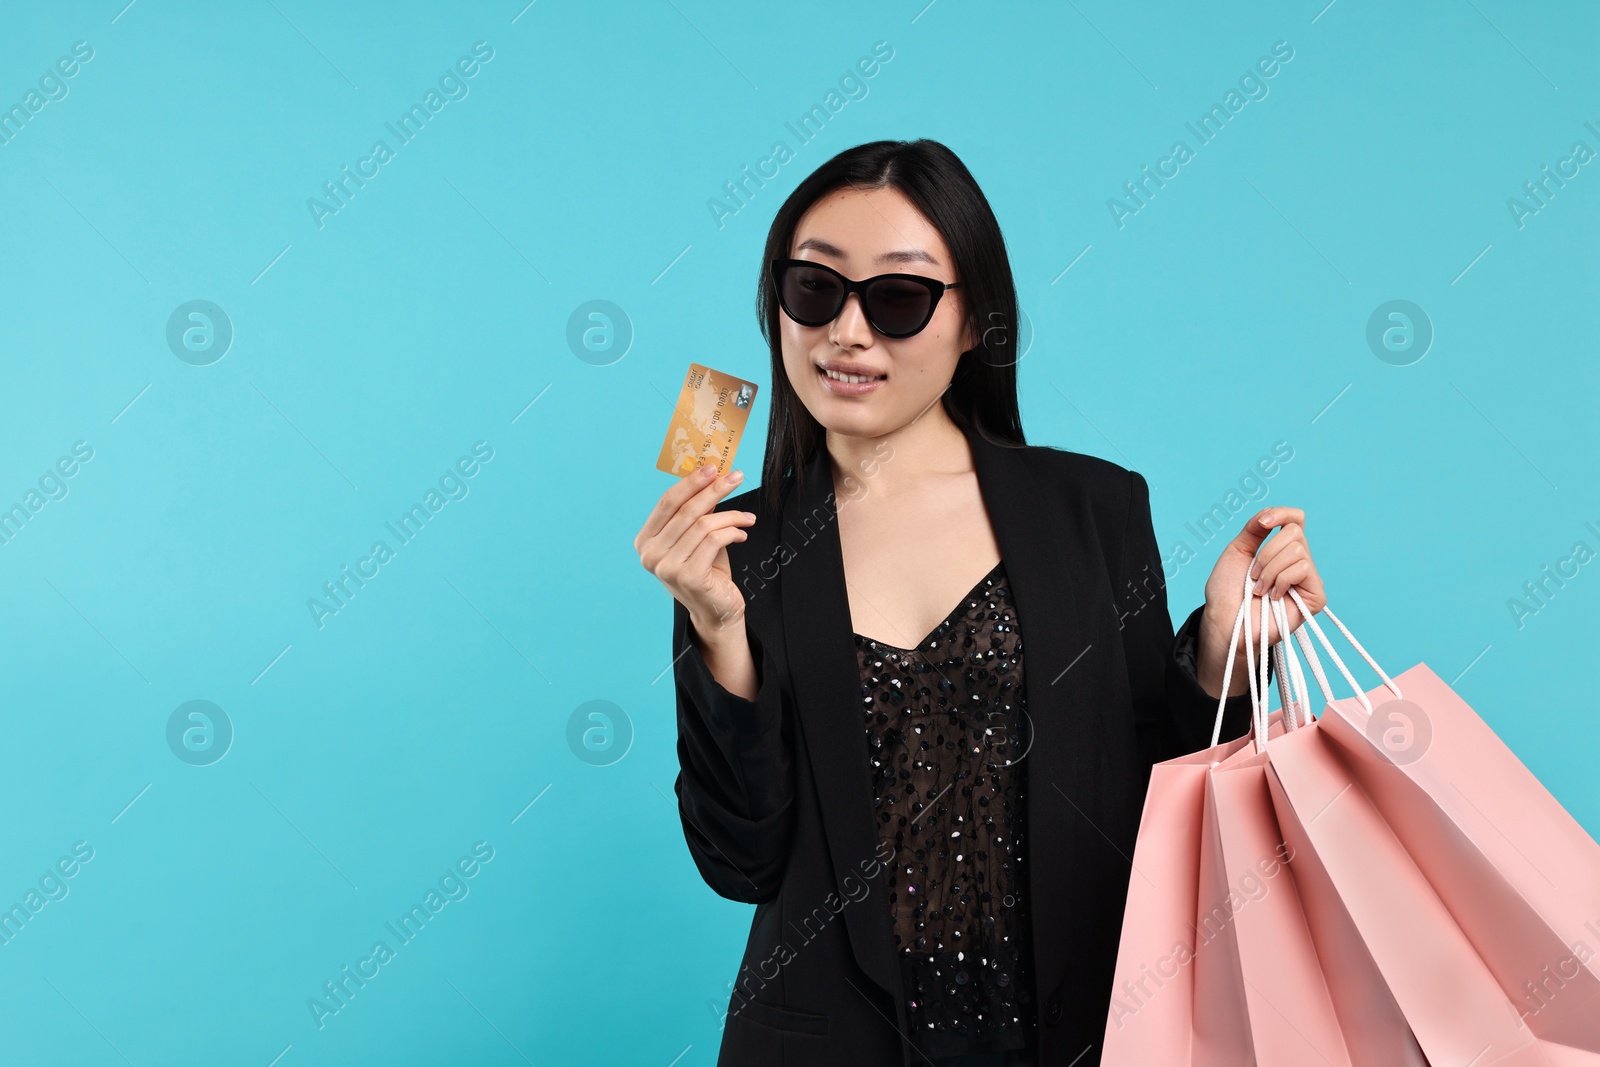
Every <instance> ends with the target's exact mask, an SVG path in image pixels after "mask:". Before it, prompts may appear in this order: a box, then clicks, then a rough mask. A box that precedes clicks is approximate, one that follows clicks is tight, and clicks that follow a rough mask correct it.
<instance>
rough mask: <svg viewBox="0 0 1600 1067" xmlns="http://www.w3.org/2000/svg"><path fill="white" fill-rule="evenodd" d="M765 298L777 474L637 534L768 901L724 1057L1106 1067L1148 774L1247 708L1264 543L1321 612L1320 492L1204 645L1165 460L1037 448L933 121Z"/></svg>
mask: <svg viewBox="0 0 1600 1067" xmlns="http://www.w3.org/2000/svg"><path fill="white" fill-rule="evenodd" d="M886 275H887V276H888V277H882V276H886ZM757 310H758V314H759V316H760V318H761V324H762V328H763V332H764V334H765V336H766V338H767V341H768V344H769V347H770V348H771V353H772V394H773V401H772V410H771V415H770V418H769V424H768V437H767V451H766V462H765V466H764V469H763V478H762V486H761V489H760V490H756V489H751V490H747V491H746V492H743V493H741V494H739V495H737V496H733V497H730V498H728V499H726V500H724V499H722V498H723V497H724V496H726V494H728V493H729V492H731V491H732V489H733V488H734V486H736V485H737V484H738V483H739V480H740V475H739V472H737V471H735V472H730V473H729V474H728V475H727V476H725V477H722V478H719V479H713V478H712V477H711V475H712V474H713V473H714V472H713V471H712V469H711V468H710V467H709V466H708V467H706V468H703V469H702V470H701V471H699V472H697V473H695V474H691V475H689V476H688V477H686V478H684V479H683V480H682V481H681V482H680V483H679V484H677V485H674V486H673V487H672V488H670V489H669V490H667V491H666V493H664V494H663V495H662V497H661V499H660V501H659V503H658V504H657V505H656V507H655V509H654V510H653V511H652V512H651V514H650V516H649V518H648V519H647V521H646V522H645V524H644V527H643V528H642V529H641V530H640V532H639V534H638V536H637V537H636V538H635V542H634V544H635V547H636V548H637V549H638V551H639V555H640V561H641V562H642V564H643V565H644V566H645V567H646V569H648V570H649V571H651V573H653V574H654V575H655V576H656V577H657V578H659V579H660V580H661V581H662V583H663V584H664V585H665V586H666V587H667V589H668V590H669V591H670V592H671V593H672V596H673V598H674V609H673V610H674V622H673V654H674V659H673V664H674V672H675V676H676V689H677V719H678V757H679V763H680V768H681V770H680V774H679V776H678V781H677V786H676V790H677V795H678V800H679V811H680V815H681V817H682V823H683V831H684V836H685V838H686V839H687V841H688V845H689V851H690V854H691V855H692V856H693V858H694V861H695V864H696V866H697V867H698V868H699V870H700V873H701V875H702V876H703V877H704V879H705V880H706V882H707V883H708V884H709V885H710V886H711V887H712V888H713V889H714V890H715V891H716V892H718V893H719V894H721V895H722V896H725V897H728V898H730V899H733V900H739V901H745V902H748V903H753V904H755V905H756V906H757V907H756V911H755V916H754V920H753V922H752V925H751V929H750V936H749V941H748V943H747V946H746V949H745V954H744V960H743V963H742V965H741V968H740V970H739V975H738V977H737V978H736V979H735V982H734V992H733V996H732V998H731V1001H730V1004H729V1010H728V1014H727V1017H726V1019H725V1023H724V1034H723V1039H722V1050H721V1056H720V1058H719V1060H718V1063H719V1064H720V1065H724V1067H726V1065H733V1064H740V1065H742V1064H751V1065H754V1064H762V1065H766V1064H777V1063H783V1064H787V1065H790V1067H793V1065H796V1064H818V1065H822V1064H827V1065H830V1067H831V1065H834V1064H871V1065H877V1064H883V1065H890V1064H901V1065H905V1067H909V1065H911V1064H913V1063H934V1064H941V1065H944V1064H949V1065H956V1064H960V1065H968V1067H975V1065H1000V1064H1010V1065H1014V1064H1035V1063H1037V1064H1062V1065H1066V1064H1076V1065H1078V1067H1087V1065H1091V1064H1096V1063H1098V1062H1099V1058H1100V1043H1101V1040H1102V1037H1103V1034H1104V1032H1105V1025H1106V1015H1107V1009H1108V1006H1109V1003H1110V995H1111V976H1112V970H1113V966H1114V963H1115V959H1116V951H1117V941H1118V934H1119V929H1120V924H1121V919H1122V907H1123V903H1124V900H1125V896H1126V892H1127V885H1128V878H1129V876H1130V862H1131V861H1130V860H1129V856H1131V855H1132V853H1133V847H1134V839H1135V836H1136V834H1137V831H1138V825H1139V818H1140V813H1141V809H1142V805H1143V800H1144V791H1145V786H1146V783H1147V781H1148V778H1149V772H1150V765H1151V764H1152V763H1153V762H1155V761H1158V760H1163V759H1168V758H1171V757H1173V756H1176V755H1179V754H1182V753H1186V752H1192V751H1196V750H1198V749H1201V748H1204V747H1205V746H1206V745H1207V744H1208V743H1209V742H1210V735H1211V730H1212V724H1213V717H1214V715H1215V713H1216V711H1217V708H1218V706H1219V704H1222V705H1223V706H1224V707H1225V712H1226V713H1225V718H1224V723H1223V737H1224V738H1232V737H1236V736H1239V735H1241V734H1243V733H1244V732H1245V730H1246V728H1247V725H1248V720H1249V715H1250V707H1249V696H1248V693H1247V683H1246V679H1245V675H1244V668H1243V648H1242V646H1241V647H1240V648H1238V649H1236V650H1230V649H1228V648H1227V647H1226V646H1227V643H1228V638H1229V635H1230V633H1231V623H1232V620H1233V618H1234V616H1235V613H1236V611H1237V609H1238V600H1237V597H1238V594H1237V592H1236V590H1238V589H1239V588H1241V583H1242V582H1243V580H1244V572H1245V570H1246V569H1247V568H1248V569H1250V571H1251V573H1252V574H1253V575H1257V576H1258V578H1259V580H1258V581H1257V583H1256V586H1255V592H1256V594H1258V595H1261V594H1269V595H1271V596H1274V597H1281V596H1283V595H1284V593H1285V591H1286V590H1287V589H1288V587H1289V586H1291V585H1298V586H1299V588H1300V590H1301V592H1302V595H1303V596H1304V598H1305V600H1306V603H1307V606H1308V607H1310V608H1311V609H1312V610H1313V611H1320V610H1321V608H1322V606H1323V604H1324V603H1325V599H1324V597H1323V594H1322V587H1321V582H1320V580H1319V578H1318V577H1317V572H1316V569H1315V567H1314V566H1313V564H1312V561H1311V558H1310V554H1309V550H1308V549H1307V546H1306V542H1305V535H1304V531H1303V524H1304V515H1303V514H1302V513H1301V511H1300V510H1299V509H1296V508H1284V507H1273V508H1268V509H1266V510H1264V511H1262V512H1260V513H1259V514H1258V515H1254V516H1251V518H1250V520H1249V522H1248V523H1247V524H1246V525H1245V527H1244V529H1243V530H1241V531H1240V533H1239V534H1238V536H1237V537H1235V538H1234V540H1233V541H1232V542H1231V543H1230V544H1229V545H1228V546H1227V547H1226V548H1224V549H1223V552H1222V556H1221V558H1220V559H1219V560H1218V561H1217V564H1216V567H1215V569H1214V570H1213V572H1212V574H1211V577H1210V579H1209V580H1208V581H1207V583H1206V603H1205V604H1204V605H1203V606H1202V607H1200V608H1197V609H1195V611H1194V612H1193V613H1192V614H1191V615H1190V616H1189V617H1188V619H1187V621H1186V622H1185V623H1184V624H1183V626H1182V627H1181V628H1180V630H1179V632H1178V634H1177V635H1176V637H1175V635H1174V632H1173V627H1172V621H1171V617H1170V616H1169V615H1168V611H1167V605H1166V592H1165V587H1164V581H1163V576H1162V569H1161V558H1160V554H1159V552H1158V550H1157V547H1156V541H1155V533H1154V530H1153V528H1152V522H1151V514H1150V503H1149V493H1148V486H1147V485H1146V482H1145V480H1144V478H1143V477H1142V476H1140V475H1139V474H1137V473H1134V472H1131V471H1128V470H1126V469H1124V468H1122V467H1119V466H1117V465H1115V464H1112V463H1109V462H1106V461H1104V460H1101V459H1097V458H1094V457H1091V456H1088V455H1082V454H1078V453H1074V452H1068V451H1064V450H1061V449H1056V448H1050V447H1041V446H1028V445H1026V444H1025V443H1024V441H1023V435H1022V429H1021V426H1020V424H1019V420H1018V413H1017V396H1016V367H1015V361H1014V359H1013V358H1012V356H1011V350H1010V345H1011V344H1012V343H1013V341H1014V336H1013V332H1012V330H1011V329H1010V324H1012V323H1015V322H1016V321H1017V306H1016V294H1015V290H1014V288H1013V283H1012V278H1011V269H1010V265H1009V263H1008V261H1007V258H1006V250H1005V244H1004V241H1003V239H1002V237H1001V234H1000V228H999V225H998V223H997V222H996V220H995V217H994V214H993V212H992V211H991V210H990V208H989V204H988V202H987V201H986V200H985V198H984V196H983V193H982V192H981V191H980V190H979V188H978V186H977V184H976V183H975V182H974V180H973V178H972V176H971V174H970V173H968V171H967V169H966V167H964V166H963V165H962V163H961V162H960V160H958V159H957V158H956V157H955V155H954V154H953V153H951V152H950V151H949V149H947V148H945V147H944V146H943V145H941V144H938V143H937V142H933V141H927V140H919V141H915V142H910V143H907V142H892V141H880V142H875V143H872V144H866V145H861V146H859V147H856V148H852V149H850V150H848V151H846V152H843V153H841V154H840V155H838V156H836V157H835V158H834V159H831V160H829V161H828V162H827V163H826V164H824V165H823V166H822V167H821V168H820V169H818V170H817V171H816V172H815V173H814V174H812V175H810V176H809V177H808V178H807V179H806V180H805V181H804V182H802V183H801V184H800V186H799V188H797V189H796V190H795V191H794V193H793V194H792V195H791V196H790V197H789V198H788V200H787V201H786V202H785V203H784V205H783V207H782V208H781V209H780V210H779V211H778V213H777V217H776V218H775V219H774V220H773V224H772V228H771V231H770V234H769V236H768V239H767V247H766V254H765V256H764V261H763V264H762V274H761V282H760V288H759V290H758V300H757ZM1275 528H1276V529H1278V530H1279V533H1278V536H1276V537H1274V538H1272V540H1271V541H1270V542H1269V543H1267V544H1266V545H1263V544H1262V542H1263V540H1264V539H1265V538H1266V537H1267V535H1268V534H1270V533H1271V532H1272V531H1273V529H1275ZM1258 549H1259V550H1260V551H1259V553H1258V552H1257V550H1258ZM1230 597H1231V602H1230ZM1253 599H1256V598H1255V597H1253ZM1289 603H1290V604H1292V601H1290V602H1289ZM952 604H953V605H954V607H951V605H952ZM1286 606H1287V605H1286ZM1258 607H1259V605H1257V608H1258ZM1290 610H1291V612H1292V614H1291V615H1290V624H1291V627H1297V626H1298V625H1299V623H1300V619H1299V614H1298V612H1297V610H1295V609H1293V608H1291V609H1290ZM1254 617H1255V616H1252V618H1254ZM1268 639H1269V640H1270V641H1276V640H1277V639H1278V637H1277V633H1276V629H1275V627H1274V628H1273V629H1272V630H1271V631H1270V632H1269V634H1268ZM1024 644H1025V648H1024ZM1230 652H1231V653H1232V654H1234V655H1235V656H1236V657H1237V662H1238V664H1239V666H1238V668H1237V670H1236V671H1235V674H1234V676H1233V677H1234V679H1236V681H1234V684H1233V685H1232V686H1231V690H1232V691H1231V692H1230V694H1229V695H1228V696H1227V698H1226V699H1225V700H1224V698H1223V697H1222V696H1221V694H1220V689H1221V679H1222V677H1223V672H1224V668H1225V667H1226V658H1227V656H1228V655H1229V654H1230Z"/></svg>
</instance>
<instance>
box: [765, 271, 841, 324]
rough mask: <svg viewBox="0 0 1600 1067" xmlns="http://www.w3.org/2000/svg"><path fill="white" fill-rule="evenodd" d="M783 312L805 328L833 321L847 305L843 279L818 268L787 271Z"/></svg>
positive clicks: (784, 278)
mask: <svg viewBox="0 0 1600 1067" xmlns="http://www.w3.org/2000/svg"><path fill="white" fill-rule="evenodd" d="M779 295H780V296H781V297H782V298H783V309H784V310H785V311H787V312H788V313H789V317H790V318H792V319H794V320H795V321H796V322H798V323H801V324H802V325H805V326H821V325H822V324H823V323H826V322H832V321H833V318H834V316H836V315H838V314H839V308H840V307H842V306H843V305H844V286H842V285H840V284H839V279H838V278H836V277H834V276H833V275H832V274H829V273H828V272H827V271H825V270H818V269H817V268H816V267H804V266H793V267H789V268H788V269H786V270H785V271H784V272H783V287H782V290H781V292H780V293H779Z"/></svg>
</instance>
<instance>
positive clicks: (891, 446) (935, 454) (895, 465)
mask: <svg viewBox="0 0 1600 1067" xmlns="http://www.w3.org/2000/svg"><path fill="white" fill-rule="evenodd" d="M824 446H825V447H826V448H827V450H828V455H829V458H830V459H831V461H832V462H831V464H830V466H831V467H832V470H833V475H834V484H835V485H843V484H844V482H843V479H844V478H845V477H847V476H848V477H853V478H855V479H857V480H865V481H870V482H871V483H872V492H873V494H874V495H883V496H894V495H895V494H896V493H898V492H900V491H902V490H904V489H906V488H908V487H909V486H911V485H913V484H917V483H920V482H922V481H923V480H925V479H926V478H929V477H938V476H945V477H948V476H949V475H952V474H961V473H965V472H967V471H970V470H971V469H972V450H971V447H970V446H969V445H968V443H967V437H966V434H964V433H963V432H962V431H961V427H959V426H957V425H956V424H955V422H954V421H953V420H951V418H950V416H949V414H948V413H947V412H946V411H945V410H944V405H943V404H940V403H935V404H933V405H932V406H931V407H930V408H929V409H928V410H927V411H926V412H924V413H923V414H922V415H920V416H919V417H917V418H915V419H912V420H911V421H910V422H908V423H906V424H905V425H904V426H901V427H899V428H898V429H894V430H891V431H889V432H888V433H885V434H881V435H879V436H877V437H855V436H851V435H848V434H842V433H836V432H834V431H833V430H828V431H827V432H826V439H825V442H824Z"/></svg>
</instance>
